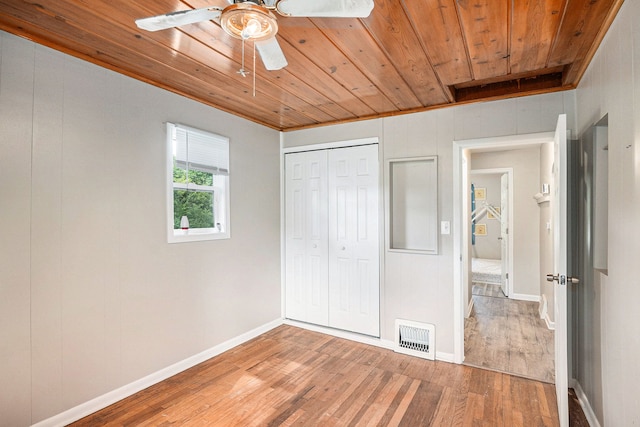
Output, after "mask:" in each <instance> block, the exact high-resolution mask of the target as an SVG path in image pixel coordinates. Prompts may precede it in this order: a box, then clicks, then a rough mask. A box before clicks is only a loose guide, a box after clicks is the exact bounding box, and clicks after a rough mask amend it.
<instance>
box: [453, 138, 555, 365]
mask: <svg viewBox="0 0 640 427" xmlns="http://www.w3.org/2000/svg"><path fill="white" fill-rule="evenodd" d="M553 137H554V135H553V133H541V134H529V135H518V136H509V137H498V138H484V139H479V140H467V141H456V142H455V143H454V168H456V169H457V170H455V171H454V173H455V175H454V180H455V181H457V183H456V184H455V185H454V191H455V192H456V193H457V194H454V197H455V199H456V200H459V201H460V203H459V204H458V203H456V205H455V206H454V221H455V224H456V225H457V226H458V227H457V228H454V231H457V233H458V238H455V239H454V249H455V250H456V253H459V254H460V258H459V260H456V268H455V269H454V279H455V280H456V283H459V286H456V287H455V288H454V298H455V301H456V306H455V310H456V319H455V320H456V323H455V324H454V329H455V331H457V332H456V334H455V337H456V341H455V342H454V350H455V351H454V352H455V356H456V362H458V363H462V362H463V361H464V359H465V343H464V323H465V319H466V318H467V314H469V313H470V304H469V302H470V301H471V300H472V291H473V290H472V287H471V286H470V284H471V282H472V280H471V279H472V277H471V274H472V267H471V264H472V259H471V258H472V257H471V250H470V246H471V235H472V230H471V229H472V226H471V222H470V221H467V220H466V218H467V213H469V212H471V197H462V194H463V192H464V191H467V190H465V189H470V188H471V187H470V185H471V179H470V173H471V170H472V169H496V168H497V167H495V166H494V167H486V166H485V165H486V163H484V162H480V163H477V162H476V163H473V162H472V156H473V155H474V154H475V153H483V155H484V156H485V157H489V156H494V155H496V153H497V152H501V151H508V150H517V149H525V148H532V147H538V148H539V147H540V146H542V144H547V143H550V142H551V141H553ZM501 166H502V167H506V166H508V165H501ZM536 167H537V168H538V171H537V172H536V175H537V174H538V173H539V166H536ZM512 188H513V186H512ZM538 188H539V183H536V184H535V187H534V189H533V190H531V191H529V190H528V194H526V196H523V194H522V192H521V191H520V192H518V193H516V196H515V197H512V201H513V200H514V199H515V198H518V197H520V198H522V197H526V198H527V199H530V200H531V201H532V203H533V206H536V204H535V201H534V199H533V196H534V195H535V193H536V191H537V190H538ZM536 209H537V208H536ZM510 210H511V212H513V210H514V209H513V207H511V209H510ZM536 215H537V213H536ZM535 218H539V217H538V216H536V217H535ZM525 224H526V223H525ZM510 229H511V230H514V225H513V224H511V225H510ZM535 229H536V230H537V229H538V228H537V224H536V228H535ZM509 238H510V239H513V233H510V236H509ZM511 243H513V241H511ZM456 246H457V247H456ZM510 248H511V249H510V250H511V251H513V248H514V245H513V244H511V245H510ZM457 251H459V252H457ZM521 252H522V251H521ZM535 252H536V253H533V254H529V255H527V260H525V261H523V262H521V263H526V264H529V265H532V266H533V269H532V270H531V272H530V274H529V273H526V272H525V273H523V270H522V268H521V269H520V271H517V272H516V274H514V272H513V267H512V266H511V267H510V269H511V271H510V272H509V276H508V277H509V279H511V283H510V284H509V285H508V286H509V291H508V293H509V294H510V296H511V297H512V299H513V300H518V301H517V303H519V304H520V303H533V306H535V307H536V309H535V310H531V309H530V308H520V309H518V310H520V311H528V312H530V313H531V312H533V313H532V315H533V316H534V317H539V316H537V315H538V310H537V306H538V302H539V300H540V294H541V290H540V280H541V274H540V260H539V258H538V256H539V249H537V248H536V251H535ZM511 253H513V252H511ZM521 256H522V254H521ZM529 258H530V260H529ZM510 259H511V260H513V259H514V256H513V255H511V258H510ZM511 264H512V265H513V263H511ZM525 271H526V270H525ZM529 276H531V278H532V279H531V278H529V280H530V283H529V284H528V285H527V286H524V287H523V286H522V284H523V283H524V282H525V281H526V280H527V278H528V277H529ZM514 282H515V283H518V286H516V287H515V288H514V287H513V283H514ZM522 300H524V301H522ZM493 303H494V304H496V302H495V301H494V302H493ZM498 305H500V304H498ZM529 305H531V304H529ZM518 310H516V311H518ZM552 351H553V350H552Z"/></svg>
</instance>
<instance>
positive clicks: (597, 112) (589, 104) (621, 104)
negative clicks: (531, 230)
mask: <svg viewBox="0 0 640 427" xmlns="http://www.w3.org/2000/svg"><path fill="white" fill-rule="evenodd" d="M576 96H577V101H578V102H577V105H578V118H579V126H578V129H579V131H580V133H582V132H584V131H585V130H587V128H588V127H589V126H591V125H593V124H594V123H595V122H597V121H598V120H599V119H600V118H601V117H603V116H604V115H605V114H607V113H608V114H609V152H608V153H609V218H608V227H609V244H608V250H609V253H608V270H609V275H608V277H607V278H606V280H602V283H601V286H602V293H601V294H597V295H594V296H593V297H594V300H595V301H600V309H601V312H600V318H601V319H602V320H601V322H602V323H601V325H600V326H601V334H602V335H601V336H602V372H600V373H597V374H600V375H601V378H602V386H603V391H602V396H597V395H595V393H596V391H595V389H590V388H589V387H587V388H586V389H585V393H586V395H587V397H588V398H589V399H590V400H591V401H596V405H594V406H595V407H597V406H598V405H597V401H598V400H600V399H602V401H603V408H604V410H603V415H602V417H601V418H602V419H600V423H601V424H602V425H606V426H630V425H634V424H635V425H638V424H640V394H639V393H638V381H639V380H640V364H638V355H639V354H640V310H638V307H637V306H638V301H640V286H639V283H640V279H639V278H640V262H638V254H640V227H638V223H639V222H638V219H639V218H640V2H638V1H627V2H625V3H624V4H623V5H622V8H621V9H620V11H619V12H618V16H617V17H616V19H615V21H614V22H613V25H612V26H611V28H610V29H609V31H608V33H607V35H606V36H605V39H604V40H603V43H602V45H601V46H600V48H599V49H598V51H597V53H596V55H595V57H594V58H593V61H592V62H591V64H590V65H589V67H588V69H587V72H586V73H585V75H584V77H583V79H582V81H581V83H580V85H579V86H578V89H577V95H576ZM596 288H597V289H598V288H599V287H596ZM598 356H599V355H595V354H584V355H581V357H580V360H579V362H580V363H586V364H588V363H591V362H590V360H593V359H595V358H597V357H598ZM578 380H580V378H579V379H578ZM583 386H586V385H585V384H583Z"/></svg>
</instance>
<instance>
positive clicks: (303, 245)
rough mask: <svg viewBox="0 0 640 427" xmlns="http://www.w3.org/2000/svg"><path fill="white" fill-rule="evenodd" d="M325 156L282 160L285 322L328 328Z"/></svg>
mask: <svg viewBox="0 0 640 427" xmlns="http://www.w3.org/2000/svg"><path fill="white" fill-rule="evenodd" d="M327 270H328V219H327V152H326V151H308V152H303V153H291V154H287V155H286V156H285V289H286V297H285V316H286V317H287V318H289V319H295V320H300V321H304V322H310V323H314V324H317V325H324V326H326V325H328V319H329V315H328V310H327V307H328V281H327V280H328V278H327Z"/></svg>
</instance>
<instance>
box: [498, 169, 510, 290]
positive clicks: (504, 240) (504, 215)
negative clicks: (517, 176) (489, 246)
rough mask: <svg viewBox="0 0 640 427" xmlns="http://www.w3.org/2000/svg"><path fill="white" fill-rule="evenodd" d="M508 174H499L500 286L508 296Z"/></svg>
mask: <svg viewBox="0 0 640 427" xmlns="http://www.w3.org/2000/svg"><path fill="white" fill-rule="evenodd" d="M510 214H511V212H509V175H508V174H506V173H505V174H502V175H501V176H500V261H501V277H500V287H501V288H502V293H504V295H505V296H509V263H510V262H511V260H510V259H509V215H510Z"/></svg>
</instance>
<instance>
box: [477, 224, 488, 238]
mask: <svg viewBox="0 0 640 427" xmlns="http://www.w3.org/2000/svg"><path fill="white" fill-rule="evenodd" d="M486 235H487V224H476V236H486Z"/></svg>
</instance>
